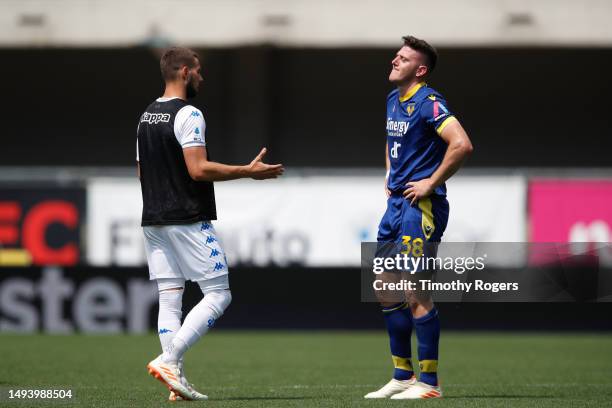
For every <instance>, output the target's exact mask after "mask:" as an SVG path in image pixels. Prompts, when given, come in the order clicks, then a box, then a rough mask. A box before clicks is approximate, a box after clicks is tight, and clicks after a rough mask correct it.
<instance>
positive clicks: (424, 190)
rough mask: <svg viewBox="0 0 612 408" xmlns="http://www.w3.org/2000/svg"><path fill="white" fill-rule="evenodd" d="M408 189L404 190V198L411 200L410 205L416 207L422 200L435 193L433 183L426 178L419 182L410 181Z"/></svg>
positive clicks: (407, 184)
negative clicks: (415, 204)
mask: <svg viewBox="0 0 612 408" xmlns="http://www.w3.org/2000/svg"><path fill="white" fill-rule="evenodd" d="M406 186H408V188H407V189H406V190H404V198H405V199H406V200H410V205H414V203H416V202H417V201H419V200H420V199H421V198H425V197H427V196H428V195H430V194H431V193H433V190H434V188H433V183H432V182H431V180H430V179H428V178H426V179H423V180H419V181H409V182H407V183H406Z"/></svg>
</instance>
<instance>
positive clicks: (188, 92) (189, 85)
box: [185, 75, 198, 99]
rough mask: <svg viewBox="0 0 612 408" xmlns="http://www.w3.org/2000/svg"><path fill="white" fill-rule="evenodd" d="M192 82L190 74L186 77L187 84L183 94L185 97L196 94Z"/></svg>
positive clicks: (188, 97)
mask: <svg viewBox="0 0 612 408" xmlns="http://www.w3.org/2000/svg"><path fill="white" fill-rule="evenodd" d="M194 82H195V81H194V80H193V76H191V75H190V76H189V78H187V84H186V85H185V95H186V96H187V99H191V98H193V97H195V96H196V95H197V94H198V88H197V87H196V85H195V83H194Z"/></svg>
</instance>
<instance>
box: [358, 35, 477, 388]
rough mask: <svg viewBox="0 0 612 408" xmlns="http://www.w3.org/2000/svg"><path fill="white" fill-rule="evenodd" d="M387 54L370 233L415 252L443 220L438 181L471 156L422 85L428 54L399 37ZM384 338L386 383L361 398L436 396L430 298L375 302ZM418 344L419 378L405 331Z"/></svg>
mask: <svg viewBox="0 0 612 408" xmlns="http://www.w3.org/2000/svg"><path fill="white" fill-rule="evenodd" d="M403 40H404V45H403V46H402V47H401V48H400V50H399V51H398V52H397V54H396V55H395V58H394V59H393V61H392V63H391V65H392V69H391V73H390V74H389V81H390V82H391V83H393V84H394V85H395V86H396V89H394V90H393V91H392V92H391V93H390V94H389V96H388V97H387V123H386V125H387V146H386V167H387V176H386V179H385V190H386V193H387V196H388V200H387V210H386V212H385V214H384V216H383V218H382V220H381V222H380V225H379V229H378V241H379V242H394V243H399V244H403V245H415V246H420V247H423V245H427V244H428V243H434V244H433V245H435V243H436V242H440V239H441V238H442V234H443V233H444V229H445V228H446V224H447V221H448V214H449V205H448V201H447V200H446V186H445V184H444V183H445V181H446V180H448V178H449V177H451V176H452V175H453V174H454V173H455V172H456V171H457V170H458V169H459V167H461V165H462V163H463V162H464V160H465V159H466V158H467V156H469V154H470V153H471V152H472V150H473V148H472V144H471V142H470V139H469V137H468V135H467V134H466V132H465V131H464V129H463V127H462V126H461V124H460V123H459V121H458V120H457V119H456V118H455V116H454V115H453V114H452V113H451V111H450V110H449V108H448V104H447V103H446V100H445V99H444V98H443V97H442V95H440V94H439V93H438V92H437V91H435V90H434V89H432V88H431V87H429V85H427V84H426V83H425V82H424V81H425V80H426V79H427V77H428V76H429V74H431V72H432V71H433V70H434V68H435V65H436V61H437V58H438V56H437V52H436V50H435V49H434V48H433V47H432V46H431V45H429V44H428V43H427V42H425V41H424V40H421V39H418V38H415V37H412V36H406V37H403ZM381 304H382V307H383V314H384V317H385V322H386V326H387V331H388V334H389V340H390V346H391V354H392V360H393V364H394V375H393V379H392V380H391V381H390V382H389V383H387V384H386V385H385V386H383V387H382V388H381V389H379V390H377V391H374V392H371V393H369V394H367V395H366V396H365V397H366V398H391V399H421V398H438V397H441V396H442V390H441V388H440V385H439V383H438V376H437V367H438V340H439V338H440V322H439V318H438V312H437V310H436V308H435V306H434V304H433V301H432V299H431V297H430V296H428V295H426V296H423V295H422V294H420V295H417V294H414V293H410V292H407V293H406V299H405V302H401V303H390V302H384V301H382V302H381ZM413 327H414V330H415V332H416V337H417V342H418V359H419V367H420V376H419V379H418V380H417V379H416V377H415V376H414V371H413V366H412V356H411V335H412V329H413Z"/></svg>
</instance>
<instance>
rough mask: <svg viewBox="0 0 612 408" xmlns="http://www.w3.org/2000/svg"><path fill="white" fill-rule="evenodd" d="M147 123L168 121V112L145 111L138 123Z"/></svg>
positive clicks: (153, 123)
mask: <svg viewBox="0 0 612 408" xmlns="http://www.w3.org/2000/svg"><path fill="white" fill-rule="evenodd" d="M142 122H144V123H149V124H151V125H155V124H157V123H159V122H166V123H167V122H170V114H169V113H149V112H145V113H143V114H142V117H141V118H140V123H142Z"/></svg>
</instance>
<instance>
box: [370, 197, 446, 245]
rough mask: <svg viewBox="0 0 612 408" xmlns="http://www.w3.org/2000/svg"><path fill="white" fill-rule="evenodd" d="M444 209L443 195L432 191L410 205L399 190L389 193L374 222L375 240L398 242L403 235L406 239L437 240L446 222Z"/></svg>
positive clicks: (444, 200)
mask: <svg viewBox="0 0 612 408" xmlns="http://www.w3.org/2000/svg"><path fill="white" fill-rule="evenodd" d="M448 211H449V207H448V201H447V200H446V197H445V196H440V195H436V194H432V195H431V196H429V197H427V198H423V199H420V200H419V201H418V203H416V204H415V205H414V206H411V205H410V201H408V200H406V199H405V198H404V197H403V196H402V195H401V194H392V195H391V197H389V199H388V200H387V211H385V215H383V217H382V220H381V221H380V224H379V226H378V237H377V239H378V242H396V243H401V242H402V240H403V239H404V237H406V236H408V237H410V238H408V239H409V240H410V239H412V240H414V239H416V238H421V239H422V240H423V241H425V242H440V240H441V239H442V234H443V233H444V230H445V229H446V224H447V223H448Z"/></svg>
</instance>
